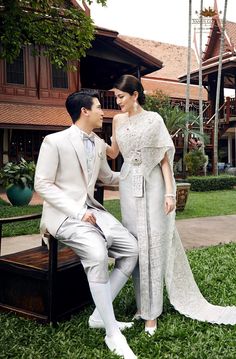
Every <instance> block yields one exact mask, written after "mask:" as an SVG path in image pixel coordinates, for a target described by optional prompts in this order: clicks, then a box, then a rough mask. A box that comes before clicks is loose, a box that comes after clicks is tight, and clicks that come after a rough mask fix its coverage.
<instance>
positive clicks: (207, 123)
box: [206, 102, 226, 125]
mask: <svg viewBox="0 0 236 359" xmlns="http://www.w3.org/2000/svg"><path fill="white" fill-rule="evenodd" d="M225 105H226V102H224V103H223V105H221V106H220V108H219V110H218V112H219V111H220V110H222V108H223V107H225ZM215 116H216V112H215V113H214V115H212V116H211V118H210V119H209V120H208V121H207V122H206V125H209V123H210V122H211V121H212V120H213V118H214V117H215Z"/></svg>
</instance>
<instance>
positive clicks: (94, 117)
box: [87, 97, 104, 129]
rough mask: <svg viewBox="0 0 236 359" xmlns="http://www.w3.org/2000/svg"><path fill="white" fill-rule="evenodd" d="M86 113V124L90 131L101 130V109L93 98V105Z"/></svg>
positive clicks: (102, 114) (97, 101)
mask: <svg viewBox="0 0 236 359" xmlns="http://www.w3.org/2000/svg"><path fill="white" fill-rule="evenodd" d="M87 113H88V119H87V120H88V124H89V125H90V126H91V128H92V129H94V128H101V127H102V123H103V116H104V113H103V110H102V109H101V104H100V102H99V100H98V99H97V98H96V97H94V98H93V105H92V107H91V110H87Z"/></svg>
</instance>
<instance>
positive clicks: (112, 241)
mask: <svg viewBox="0 0 236 359" xmlns="http://www.w3.org/2000/svg"><path fill="white" fill-rule="evenodd" d="M66 108H67V111H68V113H69V114H70V116H71V119H72V121H73V125H72V126H71V127H70V128H68V129H66V130H64V131H61V132H58V133H54V134H51V135H48V136H46V137H45V139H44V141H43V143H42V146H41V149H40V153H39V158H38V162H37V167H36V175H35V190H36V191H37V192H38V193H39V194H40V195H41V196H42V198H43V199H44V200H45V201H44V205H43V214H42V220H41V230H42V231H45V230H48V231H49V232H50V233H51V234H52V235H53V236H55V237H56V238H57V239H58V240H59V241H60V242H62V243H64V244H65V245H68V246H70V247H71V248H72V249H73V250H74V251H75V252H76V253H77V254H78V256H79V257H80V259H81V262H82V264H83V267H84V270H85V272H86V274H87V278H88V282H89V287H90V291H91V294H92V297H93V300H94V303H95V305H96V309H95V311H94V313H93V314H92V315H91V316H90V318H89V326H90V327H93V328H102V327H103V328H105V330H106V337H105V342H106V344H107V346H108V348H109V349H110V350H111V351H115V353H117V354H119V355H121V356H123V357H124V358H125V359H134V358H136V356H135V355H134V353H133V352H132V350H131V349H130V347H129V345H128V344H127V342H126V339H125V337H124V336H123V335H122V334H121V331H120V330H121V329H124V328H126V327H129V326H130V325H132V323H122V322H117V321H116V319H115V316H114V311H113V306H112V301H113V300H114V298H115V297H116V295H117V294H118V293H119V291H120V289H121V288H122V287H123V286H124V284H125V283H126V281H127V279H128V277H129V276H130V274H131V273H132V271H133V269H134V267H135V264H136V261H137V258H138V248H137V243H136V240H135V238H134V237H133V236H132V235H131V234H130V233H129V232H128V231H127V229H125V228H124V227H123V226H122V225H121V224H120V223H119V222H118V221H117V220H116V219H115V218H114V217H113V216H112V215H111V214H110V213H108V212H107V211H106V210H105V209H104V208H103V207H102V206H101V204H99V203H98V202H97V201H96V200H95V199H94V186H95V183H96V181H97V179H99V180H100V181H102V182H103V183H105V184H118V182H119V174H118V173H115V172H113V171H111V169H110V167H109V166H108V163H107V160H106V145H105V143H104V141H103V140H101V139H100V138H99V137H98V136H96V135H95V134H94V133H93V132H92V130H93V129H94V128H100V127H102V122H103V115H104V114H103V111H102V109H101V105H100V102H99V100H98V94H97V92H92V91H86V90H84V91H82V90H81V91H79V92H76V93H73V94H71V95H69V96H68V98H67V100H66ZM108 254H109V256H110V257H113V258H114V259H115V267H114V270H113V271H112V273H111V274H110V277H109V273H108ZM75 285H77V284H76V283H75Z"/></svg>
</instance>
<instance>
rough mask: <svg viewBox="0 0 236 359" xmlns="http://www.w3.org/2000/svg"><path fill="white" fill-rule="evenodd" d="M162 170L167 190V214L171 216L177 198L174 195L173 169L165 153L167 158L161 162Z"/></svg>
mask: <svg viewBox="0 0 236 359" xmlns="http://www.w3.org/2000/svg"><path fill="white" fill-rule="evenodd" d="M161 169H162V174H163V177H164V182H165V188H166V193H165V213H166V214H169V213H170V212H172V211H173V210H174V208H175V196H176V194H175V193H174V188H173V176H172V171H171V168H170V163H169V161H168V156H167V153H165V156H164V158H163V160H162V161H161Z"/></svg>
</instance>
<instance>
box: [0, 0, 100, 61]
mask: <svg viewBox="0 0 236 359" xmlns="http://www.w3.org/2000/svg"><path fill="white" fill-rule="evenodd" d="M96 2H97V3H100V4H101V5H105V4H106V0H96ZM87 3H88V4H91V3H92V1H90V0H87ZM83 4H84V6H86V1H83ZM93 33H94V24H93V21H92V20H91V18H90V17H89V16H87V15H86V13H85V11H83V9H82V8H81V7H80V6H79V5H78V4H77V3H76V1H74V0H72V1H68V0H67V1H64V0H0V44H1V47H0V58H1V59H6V61H7V62H10V63H11V62H13V61H14V60H15V59H16V58H17V57H18V55H19V53H20V50H21V48H22V46H25V45H31V46H32V48H33V55H35V56H41V55H43V56H46V57H48V58H49V59H50V61H51V63H52V64H55V65H56V66H57V67H64V66H66V65H67V63H68V61H75V60H79V59H80V58H81V57H82V56H85V54H86V50H87V49H88V48H89V47H90V46H91V41H92V40H93V37H94V35H93Z"/></svg>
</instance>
